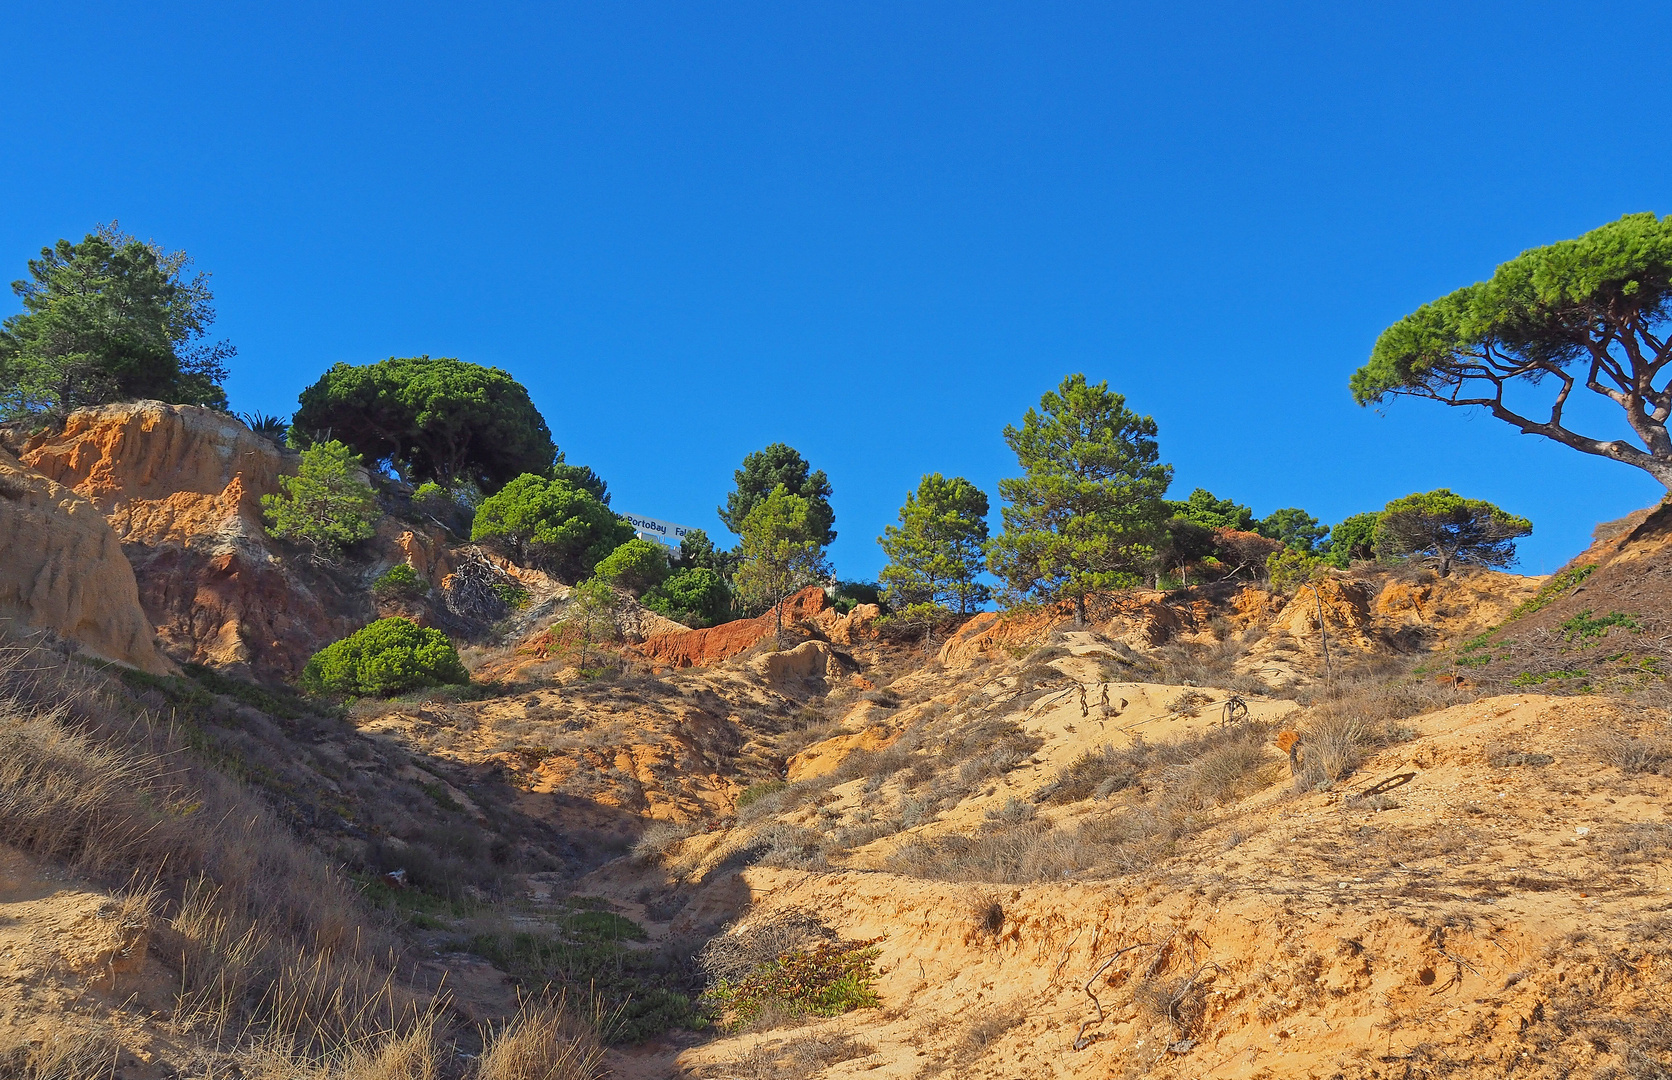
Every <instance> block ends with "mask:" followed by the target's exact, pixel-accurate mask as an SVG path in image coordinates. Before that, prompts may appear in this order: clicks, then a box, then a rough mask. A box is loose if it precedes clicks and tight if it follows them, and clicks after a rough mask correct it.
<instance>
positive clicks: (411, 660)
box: [301, 617, 470, 697]
mask: <svg viewBox="0 0 1672 1080" xmlns="http://www.w3.org/2000/svg"><path fill="white" fill-rule="evenodd" d="M469 681H470V673H469V672H467V671H466V670H465V668H464V664H463V663H462V662H460V660H459V654H458V651H457V650H456V649H454V648H453V643H452V642H451V641H448V640H447V635H446V634H443V633H442V632H441V631H440V630H435V629H432V628H429V627H422V626H418V625H417V624H416V623H413V622H411V621H410V620H407V619H402V618H399V617H393V618H388V619H379V620H377V621H376V622H374V623H372V624H371V625H370V626H367V627H365V628H364V629H362V630H358V631H356V632H354V633H353V634H350V635H349V636H348V637H346V638H343V639H342V640H341V641H338V642H334V643H332V644H330V645H327V646H326V647H325V648H323V649H321V650H319V651H318V652H316V653H314V654H313V656H312V657H311V658H309V660H308V663H307V666H306V667H304V668H303V669H302V678H301V683H302V686H303V688H304V689H306V690H309V691H311V692H313V693H316V694H322V693H330V694H375V695H377V696H379V697H389V696H392V695H394V694H399V693H402V692H404V691H407V690H416V689H418V688H420V687H425V686H442V685H447V684H454V685H462V684H464V683H468V682H469Z"/></svg>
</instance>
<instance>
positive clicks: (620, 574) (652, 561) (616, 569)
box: [592, 538, 668, 596]
mask: <svg viewBox="0 0 1672 1080" xmlns="http://www.w3.org/2000/svg"><path fill="white" fill-rule="evenodd" d="M592 573H593V576H594V577H597V578H599V579H600V580H602V581H605V582H608V583H609V584H611V585H614V586H615V587H616V588H618V589H626V590H627V591H628V592H630V593H632V594H633V595H634V596H642V595H644V594H645V593H647V592H649V591H650V590H651V589H654V588H655V587H656V586H658V585H660V584H662V582H664V581H666V580H667V577H668V552H667V549H666V548H664V547H663V546H662V545H661V544H658V543H656V541H654V540H640V539H637V538H634V539H632V540H629V541H627V542H626V543H625V544H622V545H621V546H620V547H618V548H616V549H615V550H614V551H612V552H610V553H609V555H607V556H605V557H604V558H603V559H601V560H599V562H598V565H597V567H596V568H595V569H594V570H593V571H592Z"/></svg>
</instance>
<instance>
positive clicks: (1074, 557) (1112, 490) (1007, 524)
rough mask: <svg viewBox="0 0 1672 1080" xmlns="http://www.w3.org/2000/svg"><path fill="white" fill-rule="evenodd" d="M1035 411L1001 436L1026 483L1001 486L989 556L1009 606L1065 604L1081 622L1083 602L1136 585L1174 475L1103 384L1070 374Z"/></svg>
mask: <svg viewBox="0 0 1672 1080" xmlns="http://www.w3.org/2000/svg"><path fill="white" fill-rule="evenodd" d="M1039 404H1040V408H1039V410H1037V411H1036V410H1034V409H1029V410H1028V411H1027V414H1026V415H1025V416H1024V417H1023V419H1022V426H1021V428H1020V429H1017V428H1015V427H1009V426H1007V427H1006V428H1005V429H1004V439H1005V442H1007V443H1009V444H1010V448H1011V449H1012V450H1014V451H1015V452H1016V458H1017V460H1018V461H1019V462H1020V463H1021V465H1022V468H1023V469H1024V470H1025V475H1023V476H1020V477H1015V478H1013V479H1009V480H1001V481H999V494H1000V495H1001V496H1003V498H1004V499H1005V501H1006V502H1007V503H1009V505H1008V506H1006V507H1005V508H1004V512H1003V513H1004V531H1003V532H1002V533H1000V534H999V535H998V536H997V537H996V538H995V539H994V540H993V542H992V546H991V550H990V554H989V556H988V558H989V562H990V564H991V566H992V569H993V573H995V574H997V575H998V576H999V577H1001V578H1003V579H1004V580H1005V583H1006V586H1007V588H1006V591H1005V594H1004V596H1005V599H1007V600H1009V601H1017V600H1022V599H1027V598H1032V599H1035V600H1039V601H1044V602H1052V601H1057V600H1069V601H1072V602H1073V604H1074V615H1075V618H1076V619H1077V620H1078V621H1079V622H1080V623H1082V624H1083V623H1084V622H1085V618H1086V597H1087V596H1088V595H1089V594H1091V593H1093V592H1097V591H1099V590H1106V589H1114V588H1121V587H1125V586H1129V585H1133V584H1136V583H1137V582H1138V580H1139V575H1140V573H1141V571H1142V569H1143V567H1144V566H1145V564H1146V563H1147V562H1148V561H1149V560H1150V559H1151V558H1153V556H1154V547H1153V545H1154V544H1155V542H1156V541H1157V540H1158V538H1159V536H1160V532H1161V528H1162V522H1163V520H1164V519H1165V518H1166V516H1167V507H1166V504H1165V503H1164V502H1163V500H1162V496H1163V495H1165V494H1166V492H1167V485H1168V484H1169V483H1171V482H1172V478H1173V467H1172V466H1171V465H1163V464H1161V463H1160V448H1159V447H1158V446H1157V444H1156V441H1155V436H1156V430H1157V429H1156V425H1155V421H1154V420H1152V419H1150V418H1149V417H1147V416H1139V415H1137V414H1136V413H1134V412H1132V411H1131V410H1129V409H1128V408H1127V407H1126V398H1125V397H1123V396H1122V395H1120V394H1112V393H1110V392H1109V384H1108V383H1106V382H1102V383H1097V384H1096V385H1092V384H1089V383H1087V382H1086V377H1085V376H1084V375H1070V376H1069V377H1068V378H1066V379H1064V380H1063V381H1062V385H1061V387H1059V388H1058V390H1057V391H1056V392H1055V393H1047V394H1046V395H1045V396H1044V397H1042V398H1041V399H1040V403H1039Z"/></svg>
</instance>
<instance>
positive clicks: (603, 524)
mask: <svg viewBox="0 0 1672 1080" xmlns="http://www.w3.org/2000/svg"><path fill="white" fill-rule="evenodd" d="M470 538H471V539H472V540H476V541H488V542H491V543H494V544H496V545H499V546H500V547H503V548H504V549H506V551H507V552H508V553H509V554H510V555H511V556H512V557H513V558H515V559H516V560H517V561H518V562H521V563H524V564H525V565H526V564H531V563H538V564H540V565H542V566H544V567H546V568H547V569H549V570H550V571H551V572H552V573H553V574H555V575H557V577H559V578H561V579H562V580H564V581H566V582H574V581H579V580H580V579H581V578H584V577H586V576H587V575H588V574H590V573H591V572H592V568H593V567H595V566H597V565H598V563H599V562H600V561H601V560H603V559H604V558H605V557H606V556H608V555H609V554H610V553H611V552H613V551H614V550H615V549H616V548H617V547H619V546H620V545H622V544H624V543H626V542H627V541H628V540H631V539H632V538H633V527H632V526H631V525H629V524H627V523H626V522H625V521H623V520H622V519H621V518H618V517H616V516H615V514H613V513H611V512H610V508H609V507H607V506H605V505H604V504H603V503H601V502H599V501H598V499H597V498H596V497H595V496H594V495H593V494H592V493H591V492H589V491H586V490H585V489H583V488H579V487H576V486H575V485H574V484H571V483H569V482H568V481H567V480H553V479H548V478H547V477H544V476H537V475H535V474H534V473H524V474H523V475H521V476H519V477H517V478H516V479H515V480H513V481H511V482H510V483H509V484H506V485H505V487H504V488H503V489H502V490H500V491H499V492H498V493H497V494H494V495H490V496H488V497H487V498H486V499H483V500H482V504H481V505H480V506H478V507H477V508H476V518H475V521H474V522H472V524H471V527H470Z"/></svg>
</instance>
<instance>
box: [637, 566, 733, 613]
mask: <svg viewBox="0 0 1672 1080" xmlns="http://www.w3.org/2000/svg"><path fill="white" fill-rule="evenodd" d="M641 602H642V603H643V604H644V606H645V607H647V608H649V609H650V610H651V611H654V612H657V613H658V614H661V615H666V616H667V617H668V618H670V619H674V620H676V621H678V622H682V623H684V624H685V625H686V626H692V627H703V626H716V625H718V624H720V623H722V622H725V621H726V620H727V619H728V618H730V617H731V590H730V589H728V588H727V587H726V579H725V578H724V577H722V576H720V573H719V572H718V571H716V570H710V569H708V568H706V567H700V566H699V567H694V568H690V569H685V570H679V571H676V572H675V573H673V574H671V575H670V576H669V577H668V578H667V580H665V581H663V582H662V583H661V584H660V585H658V586H656V587H655V588H654V589H651V590H650V591H649V592H647V593H645V594H644V596H643V598H642V601H641Z"/></svg>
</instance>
